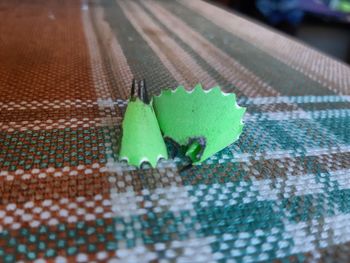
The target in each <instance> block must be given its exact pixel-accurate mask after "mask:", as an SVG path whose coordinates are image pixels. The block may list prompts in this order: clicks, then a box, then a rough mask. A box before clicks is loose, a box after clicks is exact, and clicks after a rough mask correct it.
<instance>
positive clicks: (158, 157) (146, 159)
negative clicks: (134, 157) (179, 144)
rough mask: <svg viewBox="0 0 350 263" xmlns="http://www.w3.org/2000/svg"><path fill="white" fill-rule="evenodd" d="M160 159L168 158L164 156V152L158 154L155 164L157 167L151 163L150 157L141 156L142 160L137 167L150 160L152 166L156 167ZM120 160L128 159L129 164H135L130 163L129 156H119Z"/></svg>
mask: <svg viewBox="0 0 350 263" xmlns="http://www.w3.org/2000/svg"><path fill="white" fill-rule="evenodd" d="M160 159H164V160H166V159H167V158H166V157H165V156H163V155H162V154H159V155H158V156H157V161H156V165H155V167H153V166H152V164H151V161H150V160H149V158H148V157H141V158H140V161H139V162H138V163H139V164H138V165H137V167H141V165H142V164H143V163H145V162H148V163H149V164H150V165H151V167H153V168H156V167H157V166H158V162H159V160H160ZM119 160H120V161H126V162H127V163H128V164H129V165H132V166H134V165H133V164H130V163H129V157H127V156H120V157H119Z"/></svg>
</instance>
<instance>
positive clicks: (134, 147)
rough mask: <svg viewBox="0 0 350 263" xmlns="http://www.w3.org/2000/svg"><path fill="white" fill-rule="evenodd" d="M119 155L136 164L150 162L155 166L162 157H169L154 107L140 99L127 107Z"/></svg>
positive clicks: (131, 102)
mask: <svg viewBox="0 0 350 263" xmlns="http://www.w3.org/2000/svg"><path fill="white" fill-rule="evenodd" d="M119 155H120V159H125V160H127V161H128V163H129V164H131V165H134V166H140V165H141V164H142V163H143V162H149V163H150V164H151V165H152V166H153V167H155V166H156V165H157V162H158V160H159V159H160V158H165V159H167V158H168V153H167V149H166V146H165V143H164V140H163V137H162V134H161V132H160V129H159V126H158V122H157V119H156V116H155V113H154V111H153V108H152V106H151V105H148V104H145V103H143V102H142V101H141V100H139V99H135V100H134V101H130V102H129V104H128V107H127V109H126V112H125V116H124V120H123V136H122V142H121V148H120V153H119Z"/></svg>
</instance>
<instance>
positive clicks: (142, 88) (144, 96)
mask: <svg viewBox="0 0 350 263" xmlns="http://www.w3.org/2000/svg"><path fill="white" fill-rule="evenodd" d="M138 96H139V98H140V100H141V101H143V102H144V103H146V104H149V99H148V93H147V86H146V81H145V80H144V79H143V80H140V81H139V88H138Z"/></svg>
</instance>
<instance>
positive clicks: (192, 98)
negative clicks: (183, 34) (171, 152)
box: [153, 84, 245, 164]
mask: <svg viewBox="0 0 350 263" xmlns="http://www.w3.org/2000/svg"><path fill="white" fill-rule="evenodd" d="M153 107H154V110H155V113H156V116H157V120H158V124H159V127H160V129H161V130H162V132H163V135H164V137H169V138H170V139H172V140H174V141H175V142H177V143H178V144H180V145H183V146H186V149H187V150H186V155H187V156H188V157H189V158H191V160H192V162H193V163H195V164H198V163H200V162H203V161H204V160H206V159H207V158H209V157H210V156H212V155H213V154H215V153H217V152H218V151H220V150H222V149H224V148H225V147H227V146H228V145H230V144H232V143H233V142H235V141H236V140H237V139H238V138H239V135H240V134H241V133H242V129H243V122H242V118H243V115H244V113H245V108H242V107H239V106H238V105H237V103H236V96H235V94H232V93H231V94H228V93H224V92H222V91H221V89H220V88H219V87H214V88H212V89H209V90H203V88H202V86H201V85H200V84H198V85H197V86H196V87H195V88H194V89H193V90H191V91H187V90H185V88H184V87H182V86H180V87H178V88H177V89H175V90H165V91H163V92H162V93H161V94H160V95H159V96H156V97H154V98H153Z"/></svg>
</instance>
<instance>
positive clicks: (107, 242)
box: [0, 0, 350, 262]
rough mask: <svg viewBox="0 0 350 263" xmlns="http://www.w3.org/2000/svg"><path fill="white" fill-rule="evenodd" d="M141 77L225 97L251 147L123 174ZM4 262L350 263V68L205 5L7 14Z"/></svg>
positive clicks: (35, 7)
mask: <svg viewBox="0 0 350 263" xmlns="http://www.w3.org/2000/svg"><path fill="white" fill-rule="evenodd" d="M133 78H136V79H143V78H145V79H146V81H147V83H148V86H149V89H150V92H151V93H152V95H154V94H158V92H159V91H160V90H161V89H163V88H168V87H170V88H172V87H175V86H177V85H179V84H182V85H185V86H186V87H188V88H190V87H193V86H194V85H195V84H196V83H198V82H200V83H202V84H203V85H204V86H205V87H207V88H208V87H211V86H214V85H221V87H222V89H223V90H224V91H226V92H234V93H236V95H237V97H238V98H239V104H240V105H242V106H245V107H247V114H246V116H245V128H244V132H243V134H242V136H241V138H240V140H239V141H238V142H236V143H235V144H233V145H231V146H229V147H227V148H226V149H225V150H223V151H221V152H220V153H218V154H216V155H215V156H213V157H212V158H210V159H209V160H207V161H205V162H204V163H203V164H202V165H199V166H195V167H193V168H191V169H188V170H185V171H181V170H180V168H181V166H182V160H181V158H175V159H172V160H169V161H165V162H162V163H161V164H160V165H159V167H158V168H157V169H135V168H133V167H129V166H127V165H126V164H125V163H121V162H119V161H118V156H117V153H118V142H119V139H120V136H121V133H120V124H121V121H122V117H123V112H124V110H125V107H126V105H127V98H128V94H129V90H130V86H131V80H132V79H133ZM0 110H1V112H0V128H1V131H0V169H1V172H0V261H1V262H13V261H34V260H36V261H35V262H45V261H55V262H75V261H77V262H86V261H90V262H91V261H108V260H110V262H150V261H151V262H157V261H159V262H173V261H177V262H241V261H244V262H258V261H271V260H276V259H279V260H281V261H285V262H289V261H291V262H296V261H307V262H313V261H316V262H317V261H325V262H340V261H344V262H345V261H349V258H350V69H349V67H347V66H346V65H344V64H342V63H341V62H338V61H335V60H334V59H332V58H329V57H327V56H325V55H323V54H320V53H319V52H317V51H315V50H313V49H311V48H309V47H306V46H304V45H303V44H301V43H299V42H297V41H295V40H292V39H290V38H288V37H286V36H283V35H281V34H279V33H276V32H273V31H271V30H269V29H267V28H264V27H262V26H260V25H257V24H255V23H253V22H250V21H248V20H246V19H244V18H242V17H240V16H238V15H235V14H231V13H229V12H227V11H224V10H222V9H220V8H218V7H214V6H212V5H210V4H208V3H205V2H201V1H196V0H178V1H170V0H168V1H150V0H149V1H122V0H100V1H98V0H91V1H78V0H76V1H72V0H31V1H25V0H17V1H14V0H2V1H0Z"/></svg>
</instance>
